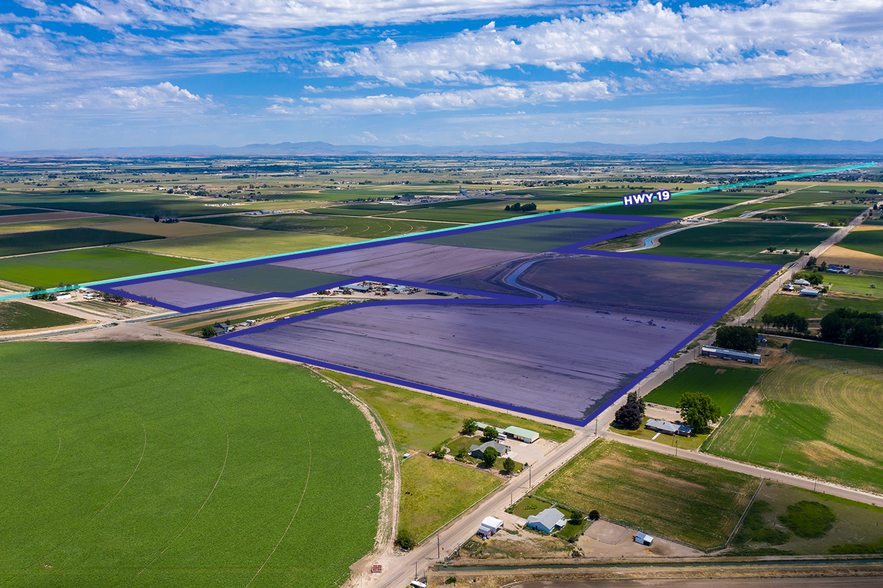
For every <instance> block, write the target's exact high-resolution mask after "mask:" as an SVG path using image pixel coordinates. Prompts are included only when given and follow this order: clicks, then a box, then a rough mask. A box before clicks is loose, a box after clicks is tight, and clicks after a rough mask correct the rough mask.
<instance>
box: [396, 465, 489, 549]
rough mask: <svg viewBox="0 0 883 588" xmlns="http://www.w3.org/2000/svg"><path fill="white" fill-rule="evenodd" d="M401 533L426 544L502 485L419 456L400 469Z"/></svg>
mask: <svg viewBox="0 0 883 588" xmlns="http://www.w3.org/2000/svg"><path fill="white" fill-rule="evenodd" d="M401 471H402V493H401V498H400V504H399V529H407V530H408V531H409V532H410V533H411V536H412V537H414V539H416V540H417V541H423V540H424V539H426V538H428V537H429V535H430V534H431V533H432V532H434V531H435V530H436V529H438V528H439V527H441V526H442V525H444V524H445V523H447V522H448V521H450V520H452V519H454V518H455V517H456V516H457V515H459V514H460V513H461V512H463V511H464V510H466V509H467V508H469V507H470V506H472V505H473V504H475V503H476V502H477V501H478V500H479V499H480V498H482V497H483V496H485V495H486V494H488V493H489V492H491V491H492V490H495V489H496V488H498V487H499V486H501V485H502V484H503V480H502V479H500V478H498V477H496V476H493V475H491V474H488V473H485V472H482V471H481V470H478V469H475V468H472V467H468V466H462V465H460V464H458V463H451V462H450V461H444V460H441V459H434V458H431V457H427V456H426V455H423V454H420V453H418V454H417V455H414V456H412V457H409V458H408V459H406V460H405V461H404V462H403V463H402V465H401Z"/></svg>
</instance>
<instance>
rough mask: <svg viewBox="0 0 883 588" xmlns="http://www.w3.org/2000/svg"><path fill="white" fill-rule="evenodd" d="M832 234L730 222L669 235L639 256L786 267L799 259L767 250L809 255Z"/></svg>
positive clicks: (779, 225)
mask: <svg viewBox="0 0 883 588" xmlns="http://www.w3.org/2000/svg"><path fill="white" fill-rule="evenodd" d="M832 232H833V229H823V228H816V227H812V226H808V225H798V224H791V223H760V222H748V221H741V222H740V221H729V222H724V223H718V224H713V225H703V226H698V227H694V228H692V229H689V230H686V231H681V232H679V233H674V234H671V235H668V236H666V237H663V238H662V239H661V240H660V244H659V246H658V247H654V248H653V249H645V250H642V251H641V252H640V253H647V254H650V255H672V256H676V257H699V258H704V259H725V260H730V261H750V262H754V263H768V264H772V265H783V264H785V263H788V262H791V261H794V260H795V259H797V258H798V257H799V256H798V255H783V254H771V253H767V252H766V249H767V247H775V248H776V249H790V250H792V251H799V250H804V251H810V250H811V249H812V248H814V247H815V246H816V245H818V244H819V243H821V242H822V241H824V240H825V239H826V238H828V237H829V236H830V235H831V233H832Z"/></svg>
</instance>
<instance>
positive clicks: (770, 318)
mask: <svg viewBox="0 0 883 588" xmlns="http://www.w3.org/2000/svg"><path fill="white" fill-rule="evenodd" d="M760 322H762V323H763V324H764V326H768V327H775V328H776V329H780V330H781V329H786V330H788V331H790V332H792V333H806V332H807V331H808V330H809V321H808V320H806V319H805V318H804V317H802V316H800V315H799V314H797V313H796V312H789V313H788V314H773V313H771V312H767V313H764V315H763V316H762V317H760Z"/></svg>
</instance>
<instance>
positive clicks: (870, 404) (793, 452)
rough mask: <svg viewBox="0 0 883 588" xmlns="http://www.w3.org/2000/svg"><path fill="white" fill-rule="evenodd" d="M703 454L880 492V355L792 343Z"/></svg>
mask: <svg viewBox="0 0 883 588" xmlns="http://www.w3.org/2000/svg"><path fill="white" fill-rule="evenodd" d="M789 351H790V352H791V353H792V354H794V357H793V361H790V362H787V363H783V364H779V365H777V366H775V367H773V368H771V369H769V370H767V372H766V373H765V374H764V376H763V377H761V379H760V380H759V381H758V383H757V386H756V387H755V388H754V389H753V390H752V392H751V394H749V395H748V396H747V397H746V399H745V401H744V402H743V404H742V405H741V406H740V407H739V409H738V410H737V411H736V413H735V414H734V415H733V416H732V417H731V418H730V419H729V420H727V421H726V423H725V424H724V425H722V426H721V427H720V429H719V430H718V431H717V433H715V435H714V437H713V438H712V440H711V441H710V443H708V444H707V446H706V448H705V450H706V451H708V452H710V453H714V454H716V455H721V456H724V457H728V458H731V459H735V460H738V461H746V462H749V463H755V464H758V465H762V466H766V467H770V468H774V469H775V468H778V469H781V470H784V471H788V472H793V473H798V474H802V475H805V476H809V477H812V478H819V479H824V480H829V481H833V482H836V483H839V484H844V485H848V486H853V487H857V488H861V489H864V490H869V491H874V492H880V490H881V489H883V469H881V467H883V430H881V428H880V427H879V425H878V424H879V422H880V419H881V418H883V405H881V404H880V401H879V399H880V390H881V389H883V352H880V351H875V350H872V349H857V348H851V347H844V346H836V345H829V344H824V343H814V342H805V341H799V342H793V343H791V344H790V345H789Z"/></svg>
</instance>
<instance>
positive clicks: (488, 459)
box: [481, 447, 500, 468]
mask: <svg viewBox="0 0 883 588" xmlns="http://www.w3.org/2000/svg"><path fill="white" fill-rule="evenodd" d="M498 457H500V454H499V453H497V450H496V449H494V448H493V447H488V448H487V449H485V450H484V453H483V454H482V458H481V461H483V462H484V465H486V466H487V467H489V468H492V467H494V464H495V463H496V462H497V458H498Z"/></svg>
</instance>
